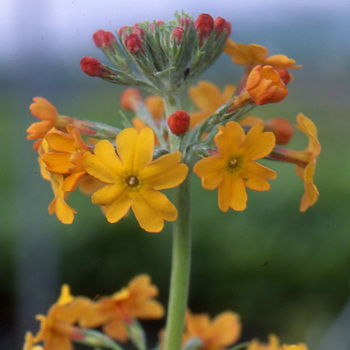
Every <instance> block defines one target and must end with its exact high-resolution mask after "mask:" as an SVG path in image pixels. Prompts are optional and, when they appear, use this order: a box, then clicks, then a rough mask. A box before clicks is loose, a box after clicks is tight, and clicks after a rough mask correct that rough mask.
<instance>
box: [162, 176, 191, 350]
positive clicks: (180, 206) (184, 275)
mask: <svg viewBox="0 0 350 350" xmlns="http://www.w3.org/2000/svg"><path fill="white" fill-rule="evenodd" d="M174 202H175V206H176V208H177V210H178V218H177V220H176V221H175V223H174V226H173V227H174V229H173V252H172V254H173V255H172V267H171V282H170V296H169V305H168V317H167V324H166V338H165V349H166V350H180V349H181V342H182V335H183V330H184V320H185V313H186V309H187V299H188V289H189V280H190V263H191V224H190V180H189V178H187V179H186V180H185V182H184V183H182V184H181V185H180V186H178V187H177V188H175V190H174Z"/></svg>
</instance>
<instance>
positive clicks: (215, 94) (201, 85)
mask: <svg viewBox="0 0 350 350" xmlns="http://www.w3.org/2000/svg"><path fill="white" fill-rule="evenodd" d="M235 89H236V87H235V86H234V85H226V86H225V88H224V90H223V92H221V91H220V89H219V88H218V87H217V86H216V85H215V84H213V83H211V82H209V81H204V80H203V81H200V82H198V85H197V86H191V87H190V88H189V89H188V95H189V96H190V99H191V101H192V102H193V103H194V104H195V105H196V107H197V108H198V109H199V111H196V112H192V113H190V116H191V123H190V126H191V128H193V127H194V126H196V125H197V124H198V123H201V122H202V121H203V120H205V119H206V118H208V117H209V116H210V115H211V114H213V113H214V112H215V111H216V110H217V109H218V108H219V107H220V106H222V105H223V104H224V103H225V102H227V101H228V100H229V99H230V98H231V97H232V95H233V93H234V92H235Z"/></svg>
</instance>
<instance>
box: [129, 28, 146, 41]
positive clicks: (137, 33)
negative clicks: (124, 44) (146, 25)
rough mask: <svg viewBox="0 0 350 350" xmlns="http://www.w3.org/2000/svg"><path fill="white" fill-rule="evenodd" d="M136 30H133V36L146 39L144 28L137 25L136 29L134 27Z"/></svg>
mask: <svg viewBox="0 0 350 350" xmlns="http://www.w3.org/2000/svg"><path fill="white" fill-rule="evenodd" d="M134 28H135V29H134V30H133V32H132V33H133V34H136V35H138V36H139V37H140V39H142V40H143V39H144V37H145V32H144V30H143V29H142V28H140V27H137V25H135V27H134Z"/></svg>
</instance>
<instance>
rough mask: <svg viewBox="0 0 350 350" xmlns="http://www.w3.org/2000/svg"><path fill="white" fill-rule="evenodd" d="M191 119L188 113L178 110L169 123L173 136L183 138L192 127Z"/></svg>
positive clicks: (169, 119) (171, 116)
mask: <svg viewBox="0 0 350 350" xmlns="http://www.w3.org/2000/svg"><path fill="white" fill-rule="evenodd" d="M190 119H191V117H190V115H189V114H188V113H187V112H186V111H183V110H178V111H176V112H175V113H173V114H172V115H170V116H169V118H168V121H167V123H168V126H169V129H170V131H171V132H172V133H173V134H175V135H177V136H181V135H183V134H185V133H186V131H187V130H188V128H189V127H190Z"/></svg>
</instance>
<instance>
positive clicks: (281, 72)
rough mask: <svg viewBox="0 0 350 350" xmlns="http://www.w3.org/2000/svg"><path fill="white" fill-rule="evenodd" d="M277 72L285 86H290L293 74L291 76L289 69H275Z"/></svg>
mask: <svg viewBox="0 0 350 350" xmlns="http://www.w3.org/2000/svg"><path fill="white" fill-rule="evenodd" d="M275 71H277V73H278V74H279V75H280V77H281V79H282V81H283V83H284V85H286V86H287V84H289V83H290V82H291V81H292V80H293V77H292V74H290V73H289V72H288V71H287V69H285V68H275Z"/></svg>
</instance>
